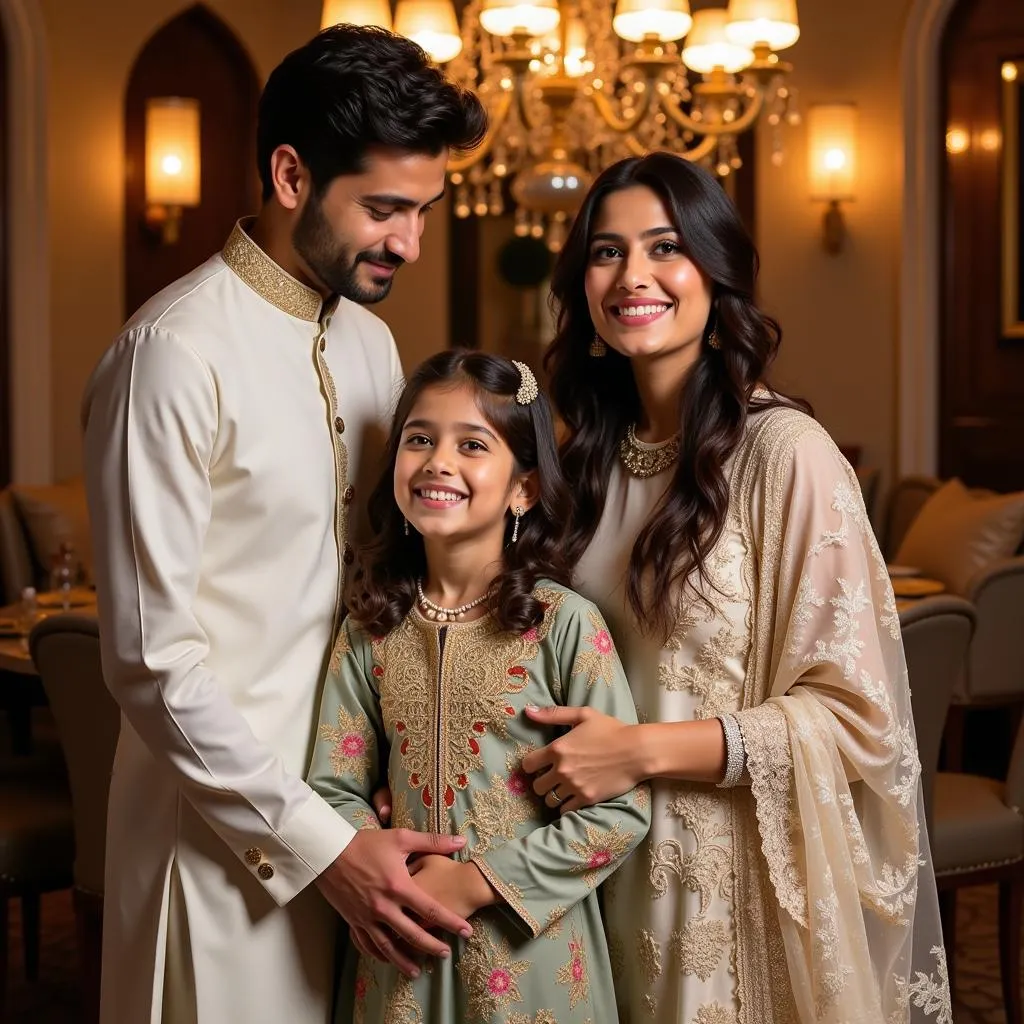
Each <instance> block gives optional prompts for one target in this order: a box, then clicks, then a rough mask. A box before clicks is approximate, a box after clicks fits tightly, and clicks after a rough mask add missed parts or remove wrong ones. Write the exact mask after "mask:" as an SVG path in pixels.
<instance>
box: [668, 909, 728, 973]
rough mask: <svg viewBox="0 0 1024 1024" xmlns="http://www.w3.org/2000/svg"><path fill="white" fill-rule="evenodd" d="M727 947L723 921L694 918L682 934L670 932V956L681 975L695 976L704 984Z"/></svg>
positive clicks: (726, 931) (716, 967)
mask: <svg viewBox="0 0 1024 1024" xmlns="http://www.w3.org/2000/svg"><path fill="white" fill-rule="evenodd" d="M728 945H729V933H728V930H727V929H726V927H725V922H723V921H716V920H705V919H703V918H696V919H695V920H693V921H688V922H687V923H686V927H685V928H684V929H683V930H682V931H674V932H672V935H671V938H670V940H669V946H670V954H671V956H672V958H673V960H675V961H676V963H678V965H679V969H680V970H681V971H682V972H683V974H695V975H696V976H697V977H698V978H700V980H701V981H707V980H708V978H710V977H711V975H712V974H714V973H715V971H716V970H717V969H718V965H719V964H720V963H721V962H722V956H723V954H724V953H725V951H726V948H727V947H728Z"/></svg>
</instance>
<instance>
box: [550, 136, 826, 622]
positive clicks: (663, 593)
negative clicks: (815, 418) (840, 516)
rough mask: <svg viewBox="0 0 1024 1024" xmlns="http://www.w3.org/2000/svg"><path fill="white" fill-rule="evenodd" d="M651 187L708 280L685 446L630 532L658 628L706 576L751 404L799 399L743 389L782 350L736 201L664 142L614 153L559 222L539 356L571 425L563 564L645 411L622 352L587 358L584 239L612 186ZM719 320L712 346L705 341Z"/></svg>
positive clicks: (634, 573) (686, 398) (643, 607)
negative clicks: (566, 226)
mask: <svg viewBox="0 0 1024 1024" xmlns="http://www.w3.org/2000/svg"><path fill="white" fill-rule="evenodd" d="M633 186H645V187H646V188H649V189H650V190H651V191H652V192H654V194H655V195H657V196H658V198H659V199H660V200H661V201H662V203H663V204H664V206H665V211H666V212H667V213H668V215H669V217H670V218H671V221H672V225H673V227H675V229H676V231H677V232H678V233H679V243H680V245H681V247H682V249H683V252H684V253H685V255H686V256H687V257H688V258H689V259H690V260H692V261H693V263H694V264H696V266H697V267H698V268H699V269H700V270H701V271H702V272H703V273H704V275H705V276H706V277H707V279H708V280H709V281H710V283H711V289H712V297H711V313H710V316H709V317H708V322H707V324H706V325H705V328H704V335H703V338H702V341H701V350H700V355H699V357H698V360H697V362H696V364H695V365H694V366H693V368H692V370H691V371H690V372H689V374H688V375H687V378H686V381H685V383H684V385H683V390H682V393H681V395H680V399H679V426H680V440H681V451H680V456H679V462H678V464H677V466H676V470H675V476H674V478H673V480H672V484H671V486H670V487H669V488H668V491H667V493H666V495H665V498H664V499H663V500H662V502H661V504H660V505H659V506H658V507H657V509H656V510H655V511H654V513H653V514H652V516H651V518H650V520H649V521H648V522H647V524H646V525H645V527H644V528H643V530H642V531H641V533H640V535H639V536H638V537H637V540H636V543H635V545H634V547H633V552H632V556H631V559H630V569H629V583H628V595H629V602H630V605H631V607H632V609H633V612H634V613H635V615H636V617H637V620H638V621H639V622H640V623H641V624H643V626H644V627H646V628H647V629H648V630H649V632H651V633H652V634H654V635H658V636H662V637H664V636H667V635H668V633H669V632H670V631H671V628H672V625H673V622H674V620H675V617H676V613H677V609H678V606H679V601H680V597H681V593H682V590H681V586H682V585H683V584H684V583H685V581H687V580H692V579H693V577H692V574H693V573H694V572H696V574H697V576H698V578H699V579H700V580H701V581H703V582H704V583H707V582H709V574H708V572H707V567H706V560H707V557H708V555H709V553H710V551H711V549H712V548H713V547H714V545H715V543H716V542H717V541H718V539H719V538H720V537H721V534H722V529H723V527H724V524H725V519H726V513H727V510H728V503H729V482H728V479H727V477H726V464H727V462H728V460H729V458H730V456H731V455H732V454H733V453H734V452H735V450H736V447H737V445H738V444H739V441H740V438H741V437H742V435H743V430H744V426H745V424H746V421H747V415H748V413H749V412H750V411H751V410H753V409H760V408H768V407H771V406H774V405H780V404H783V403H785V404H789V405H795V406H797V407H798V408H801V409H804V410H806V411H808V412H809V411H810V407H809V406H807V405H806V403H803V402H799V401H795V400H791V399H786V398H783V397H782V396H779V395H777V393H775V392H774V391H770V392H769V394H768V395H767V396H758V397H757V398H754V397H753V392H754V389H755V388H756V387H758V386H759V385H762V386H764V385H765V384H766V381H765V374H766V371H767V369H768V367H769V366H770V365H771V363H772V360H773V359H774V358H775V355H776V353H777V351H778V348H779V342H780V341H781V338H782V330H781V328H780V327H779V325H778V323H776V321H775V320H773V319H772V318H771V317H770V316H768V315H767V314H766V313H763V312H762V311H761V310H759V309H758V308H757V306H756V305H755V304H754V284H755V280H756V277H757V262H758V261H757V250H756V249H755V248H754V243H753V241H752V240H751V238H750V236H749V234H748V233H747V231H746V229H745V228H744V226H743V224H742V222H741V220H740V218H739V215H738V213H737V212H736V209H735V207H734V206H733V204H732V202H731V201H730V200H729V198H728V196H726V194H725V192H724V191H723V190H722V188H721V186H720V185H719V183H718V182H717V181H716V180H715V178H714V177H713V176H712V175H711V174H710V173H708V172H707V171H705V170H703V169H702V168H700V167H698V166H696V165H695V164H693V163H690V162H688V161H686V160H683V159H682V158H680V157H676V156H672V155H669V154H667V153H652V154H650V155H649V156H646V157H642V158H631V159H627V160H622V161H620V162H619V163H617V164H614V165H613V166H611V167H609V168H608V169H607V170H605V171H604V172H603V173H602V174H601V175H600V177H598V179H597V181H595V182H594V185H593V187H592V188H591V190H590V192H589V193H588V195H587V197H586V199H585V200H584V201H583V205H582V207H581V208H580V211H579V213H578V214H577V216H576V219H575V221H574V223H573V226H572V229H571V230H570V232H569V236H568V239H567V240H566V244H565V246H564V248H563V249H562V252H561V254H560V256H559V259H558V262H557V264H556V266H555V270H554V274H553V277H552V282H551V291H552V302H553V305H554V307H555V310H556V313H557V322H558V332H557V336H556V338H555V340H554V342H553V343H552V345H551V348H550V349H549V350H548V353H547V355H546V357H545V366H546V368H547V369H548V372H549V374H550V379H551V394H552V398H553V400H554V403H555V407H556V409H557V411H558V412H559V414H560V415H561V416H562V418H563V419H564V421H565V424H566V427H567V428H568V433H567V435H566V437H565V440H564V442H563V444H562V450H561V455H562V469H563V471H564V472H565V475H566V478H567V479H569V480H571V481H572V482H573V495H574V498H575V511H574V516H573V522H572V526H571V529H570V533H569V538H568V551H569V557H570V559H571V561H572V562H575V560H576V559H578V558H579V556H580V555H581V554H582V553H583V550H584V549H585V548H586V546H587V545H588V544H589V543H590V541H591V540H592V539H593V537H594V533H595V531H596V530H597V526H598V523H599V522H600V519H601V514H602V512H603V511H604V504H605V499H606V497H607V494H608V481H609V477H610V475H611V470H612V465H613V463H614V462H615V460H616V459H617V458H618V448H619V443H620V441H621V440H622V438H623V437H624V435H625V433H626V430H627V428H628V427H629V425H630V424H631V423H634V422H636V421H637V420H638V419H639V418H640V415H641V406H640V394H639V392H638V390H637V386H636V382H635V379H634V377H633V374H632V371H631V367H630V362H629V360H628V359H627V358H626V357H625V356H623V355H621V354H619V353H618V352H615V351H614V350H612V349H611V348H609V349H608V353H607V355H606V356H605V357H604V358H594V357H592V356H591V355H590V354H589V347H590V344H591V342H592V341H593V339H594V334H595V330H594V323H593V320H592V319H591V316H590V312H589V309H588V306H587V296H586V290H585V279H586V272H587V266H588V262H589V253H590V236H591V233H592V230H593V225H594V221H595V218H596V217H597V215H598V213H599V211H600V209H601V204H602V203H603V202H604V200H605V199H606V197H607V196H608V195H610V194H611V193H613V192H618V191H620V190H622V189H626V188H631V187H633ZM713 330H714V331H715V332H716V334H717V337H718V340H719V343H720V346H721V347H720V348H713V347H712V346H711V345H710V344H709V338H710V336H711V332H712V331H713Z"/></svg>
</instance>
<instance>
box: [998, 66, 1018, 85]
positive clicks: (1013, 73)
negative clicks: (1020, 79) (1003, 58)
mask: <svg viewBox="0 0 1024 1024" xmlns="http://www.w3.org/2000/svg"><path fill="white" fill-rule="evenodd" d="M1000 73H1001V74H1002V76H1003V81H1004V82H1016V81H1017V65H1016V64H1011V63H1010V62H1009V61H1007V62H1006V63H1005V64H1004V65H1003V67H1002V70H1001V72H1000Z"/></svg>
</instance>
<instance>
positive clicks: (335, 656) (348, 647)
mask: <svg viewBox="0 0 1024 1024" xmlns="http://www.w3.org/2000/svg"><path fill="white" fill-rule="evenodd" d="M351 653H352V644H351V643H350V642H349V638H348V630H347V629H345V627H344V626H342V628H341V631H340V632H339V633H338V639H337V640H336V641H335V642H334V650H333V651H331V671H332V672H333V673H334V674H335V675H337V674H338V673H339V672H340V671H341V663H342V661H343V660H344V659H345V658H346V657H347V656H348V655H349V654H351Z"/></svg>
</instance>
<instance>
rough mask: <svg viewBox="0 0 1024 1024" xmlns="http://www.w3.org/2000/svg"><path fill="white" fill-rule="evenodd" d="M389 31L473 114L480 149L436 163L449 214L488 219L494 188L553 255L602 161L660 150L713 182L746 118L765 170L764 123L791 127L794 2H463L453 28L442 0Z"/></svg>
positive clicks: (422, 5)
mask: <svg viewBox="0 0 1024 1024" xmlns="http://www.w3.org/2000/svg"><path fill="white" fill-rule="evenodd" d="M613 5H614V6H613ZM371 6H372V7H374V8H375V7H378V6H383V7H384V8H386V7H387V4H386V0H372V3H371V0H327V3H325V5H324V24H325V25H327V24H333V23H335V22H338V21H343V20H344V21H352V22H355V23H359V24H367V23H372V24H383V25H384V26H385V27H390V11H389V10H387V11H384V12H381V13H378V14H377V15H372V14H368V13H366V12H367V11H369V10H370V9H371ZM328 8H330V10H328ZM385 19H387V20H385ZM394 29H395V31H396V32H399V33H401V34H403V35H407V36H408V37H409V38H410V39H413V40H415V41H416V42H418V43H419V44H420V45H421V46H422V47H423V48H424V49H425V50H426V51H427V52H428V53H429V54H430V55H431V57H432V58H433V59H434V60H435V61H436V62H437V63H439V64H446V65H447V66H446V71H447V73H448V74H449V76H450V77H451V78H452V79H453V80H455V81H457V82H459V83H460V84H462V85H465V86H467V87H468V88H471V89H473V90H474V91H475V92H476V93H477V94H478V95H479V96H480V98H481V100H482V101H483V103H484V106H485V107H486V108H487V111H488V115H489V118H490V129H489V131H488V133H487V136H486V138H485V139H484V142H483V144H482V145H481V146H480V147H479V148H478V149H477V150H475V151H474V152H472V153H469V154H466V155H465V156H461V157H460V156H457V157H455V158H453V159H452V160H451V162H450V163H449V165H448V172H449V176H450V179H451V182H452V184H453V186H454V203H455V213H456V215H457V216H459V217H468V216H470V215H471V214H475V215H477V216H486V215H487V214H492V215H500V214H501V213H503V212H504V209H505V202H506V182H509V183H510V187H509V192H510V193H511V198H512V201H513V203H514V205H515V207H516V212H515V221H516V233H517V234H518V235H522V236H525V235H532V236H534V237H535V238H546V239H547V243H548V246H549V247H550V248H551V249H552V250H553V251H556V252H557V251H558V250H559V249H560V248H561V247H562V244H563V242H564V239H565V235H566V231H567V228H568V222H569V219H570V218H571V216H572V215H573V214H574V213H575V211H576V210H577V209H578V207H579V205H580V203H581V202H582V200H583V197H584V195H585V194H586V192H587V189H588V188H589V187H590V185H591V184H592V182H593V180H594V177H595V176H596V175H597V174H598V173H599V172H600V171H601V169H602V168H604V167H607V166H608V165H610V164H612V163H614V162H615V161H616V160H619V159H621V158H622V157H626V156H642V155H644V154H646V153H650V152H653V151H655V150H667V151H669V152H672V153H677V154H678V155H680V156H683V157H685V158H686V159H688V160H697V161H701V162H703V163H706V164H707V165H708V166H710V167H711V168H713V169H714V170H715V172H716V173H717V174H719V175H720V176H722V177H725V176H726V175H728V174H729V173H731V172H732V171H733V170H735V169H737V168H739V167H740V166H741V160H740V157H739V152H738V149H737V142H736V140H737V137H738V136H739V135H740V134H741V133H743V132H745V131H747V130H749V129H750V128H752V127H753V126H754V125H755V124H756V123H757V121H758V119H759V118H760V117H762V116H764V117H765V119H766V120H767V122H768V123H769V124H770V125H771V126H772V128H773V129H774V130H773V138H772V150H773V151H772V159H773V161H774V162H775V163H778V162H779V161H780V160H781V156H782V145H781V133H780V131H779V130H778V129H780V128H781V125H782V124H783V123H784V122H787V121H788V122H789V123H796V122H797V120H798V115H797V113H796V110H795V106H794V95H793V91H792V89H791V88H790V87H788V86H787V85H786V74H787V73H788V72H789V71H790V70H791V67H790V65H788V64H786V63H784V62H783V61H781V60H780V59H779V56H778V51H779V50H783V49H785V48H787V47H789V46H792V45H793V44H794V43H795V42H796V41H797V39H798V38H799V35H800V28H799V23H798V21H797V12H796V0H729V4H728V7H727V8H726V7H720V8H704V9H701V10H697V11H695V12H693V13H692V14H691V12H690V6H689V0H617V2H616V0H527V2H522V0H468V3H466V5H465V9H464V11H463V16H462V21H461V25H459V23H458V22H457V19H456V14H455V8H454V6H453V3H452V0H398V3H397V6H396V8H395V18H394Z"/></svg>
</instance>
